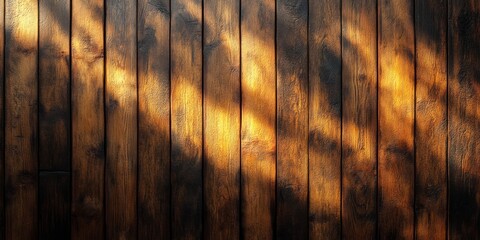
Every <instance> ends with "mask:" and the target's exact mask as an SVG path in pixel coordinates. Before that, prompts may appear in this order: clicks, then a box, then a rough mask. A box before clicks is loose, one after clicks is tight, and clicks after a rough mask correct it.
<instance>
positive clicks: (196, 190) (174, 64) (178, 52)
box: [171, 0, 203, 239]
mask: <svg viewBox="0 0 480 240" xmlns="http://www.w3.org/2000/svg"><path fill="white" fill-rule="evenodd" d="M171 3H172V25H171V26H172V31H171V54H172V55H171V74H172V75H171V95H172V96H171V101H172V102H171V106H172V110H171V111H172V120H171V124H172V126H171V128H172V129H171V131H172V175H171V176H172V180H171V181H172V219H171V221H172V223H171V224H172V238H173V239H201V238H202V228H203V227H202V216H203V215H202V205H203V202H202V199H203V197H202V196H203V195H202V144H203V141H202V22H203V20H202V1H201V0H195V1H192V0H174V1H172V2H171Z"/></svg>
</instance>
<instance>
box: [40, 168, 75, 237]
mask: <svg viewBox="0 0 480 240" xmlns="http://www.w3.org/2000/svg"><path fill="white" fill-rule="evenodd" d="M70 196H71V195H70V173H69V172H40V173H39V178H38V208H39V216H38V217H39V236H38V238H39V239H69V238H70V226H71V225H70Z"/></svg>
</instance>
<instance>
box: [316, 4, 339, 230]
mask: <svg viewBox="0 0 480 240" xmlns="http://www.w3.org/2000/svg"><path fill="white" fill-rule="evenodd" d="M340 9H341V2H340V1H336V0H327V1H310V2H309V25H308V26H309V30H308V45H309V94H308V96H309V98H308V99H309V100H308V104H309V120H308V121H309V139H308V144H309V145H308V156H309V168H308V171H309V174H308V175H309V203H310V204H309V226H310V228H309V234H310V235H309V236H310V239H340V238H341V216H340V211H341V209H340V208H341V207H340V206H341V205H340V204H341V199H340V196H341V194H340V193H341V160H342V159H341V129H342V128H341V124H342V115H341V111H342V105H341V104H342V95H341V93H342V89H341V88H342V62H341V59H342V56H341V54H342V53H341V27H340V26H341V12H340Z"/></svg>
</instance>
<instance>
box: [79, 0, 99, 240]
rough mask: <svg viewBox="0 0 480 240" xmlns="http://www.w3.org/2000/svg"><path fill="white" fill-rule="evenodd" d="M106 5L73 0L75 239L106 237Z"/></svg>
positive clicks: (96, 0) (97, 0)
mask: <svg viewBox="0 0 480 240" xmlns="http://www.w3.org/2000/svg"><path fill="white" fill-rule="evenodd" d="M104 29H105V28H104V1H103V0H73V1H72V30H71V31H72V36H71V42H72V46H71V48H72V69H71V70H72V97H71V99H72V239H92V240H93V239H103V238H104V228H105V224H104V222H105V210H104V209H105V207H104V180H105V179H104V169H105V139H104V137H105V120H104V73H105V70H104V62H105V61H104Z"/></svg>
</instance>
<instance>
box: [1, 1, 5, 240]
mask: <svg viewBox="0 0 480 240" xmlns="http://www.w3.org/2000/svg"><path fill="white" fill-rule="evenodd" d="M0 29H5V1H0ZM5 111H6V109H5V31H0V238H3V239H5V197H3V196H5Z"/></svg>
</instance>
